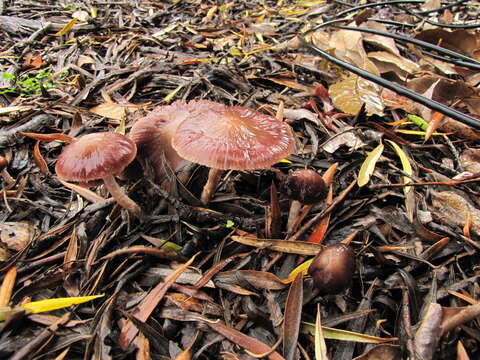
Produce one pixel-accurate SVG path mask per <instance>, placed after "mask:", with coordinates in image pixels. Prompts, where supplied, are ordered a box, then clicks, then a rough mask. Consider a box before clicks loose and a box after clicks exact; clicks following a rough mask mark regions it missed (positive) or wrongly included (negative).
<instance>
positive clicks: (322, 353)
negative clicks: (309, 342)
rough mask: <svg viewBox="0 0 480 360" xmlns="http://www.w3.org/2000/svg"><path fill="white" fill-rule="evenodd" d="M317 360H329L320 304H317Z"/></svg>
mask: <svg viewBox="0 0 480 360" xmlns="http://www.w3.org/2000/svg"><path fill="white" fill-rule="evenodd" d="M315 360H328V354H327V344H325V338H324V336H323V330H322V321H321V318H320V304H317V319H316V321H315Z"/></svg>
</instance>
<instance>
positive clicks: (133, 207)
mask: <svg viewBox="0 0 480 360" xmlns="http://www.w3.org/2000/svg"><path fill="white" fill-rule="evenodd" d="M103 182H104V184H105V187H106V188H107V190H108V192H109V193H110V195H112V197H113V198H114V199H115V200H116V201H117V203H118V204H119V205H120V206H121V207H123V208H124V209H127V210H128V211H129V212H131V213H132V214H133V215H135V216H136V217H137V218H139V219H143V217H144V215H143V211H142V209H140V206H138V205H137V203H136V202H135V201H133V200H132V199H130V198H129V197H128V195H127V194H125V192H124V191H123V190H122V188H121V187H120V186H119V185H118V183H117V180H115V177H114V176H113V175H109V176H106V177H104V178H103Z"/></svg>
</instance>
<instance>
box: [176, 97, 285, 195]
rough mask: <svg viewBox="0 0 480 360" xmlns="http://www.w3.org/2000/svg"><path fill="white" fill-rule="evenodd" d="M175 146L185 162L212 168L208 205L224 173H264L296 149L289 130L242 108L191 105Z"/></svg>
mask: <svg viewBox="0 0 480 360" xmlns="http://www.w3.org/2000/svg"><path fill="white" fill-rule="evenodd" d="M188 106H189V107H190V114H189V116H188V117H187V118H186V119H185V120H183V121H182V122H181V123H180V124H179V125H178V127H177V129H176V132H175V135H174V137H173V141H172V145H173V148H174V149H175V150H176V151H177V153H178V155H180V156H181V157H182V158H184V159H186V160H188V161H191V162H194V163H197V164H200V165H204V166H208V167H210V171H209V174H208V180H207V183H206V185H205V186H204V188H203V192H202V195H201V201H202V203H203V204H208V202H209V201H210V198H211V196H212V195H213V193H214V192H215V189H216V187H217V185H218V182H219V180H220V177H221V174H222V172H223V170H253V169H263V168H266V167H269V166H271V165H273V164H274V163H276V162H278V161H279V160H281V159H282V158H284V157H286V156H287V155H288V154H290V152H291V151H292V149H293V146H294V140H293V136H292V133H291V129H290V126H289V125H287V124H286V123H284V122H281V121H278V120H277V119H275V118H274V117H272V116H269V115H264V114H262V113H260V112H258V111H255V110H252V109H249V108H247V107H243V106H225V105H223V104H219V103H215V102H211V101H192V102H190V103H189V104H188Z"/></svg>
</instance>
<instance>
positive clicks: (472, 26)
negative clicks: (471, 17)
mask: <svg viewBox="0 0 480 360" xmlns="http://www.w3.org/2000/svg"><path fill="white" fill-rule="evenodd" d="M395 5H396V7H397V8H399V9H401V10H403V11H405V12H406V13H407V14H409V15H412V16H415V17H417V18H419V19H420V20H422V21H425V22H426V23H428V24H430V25H435V26H439V27H444V28H449V29H476V28H480V23H478V24H463V25H462V24H444V23H439V22H435V21H431V20H428V19H427V18H426V17H424V16H421V15H419V14H418V13H415V12H413V11H410V10H409V9H407V8H406V7H404V6H399V5H398V4H395Z"/></svg>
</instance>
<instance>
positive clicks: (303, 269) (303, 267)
mask: <svg viewBox="0 0 480 360" xmlns="http://www.w3.org/2000/svg"><path fill="white" fill-rule="evenodd" d="M313 259H314V258H311V259H309V260H307V261H304V262H303V263H301V264H300V265H298V266H297V267H296V268H295V269H293V270H292V271H291V272H290V274H288V277H287V278H286V279H285V280H284V282H291V281H293V280H295V278H296V276H297V274H303V275H307V274H308V268H309V267H310V264H311V263H312V261H313Z"/></svg>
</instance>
